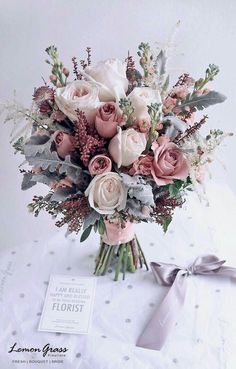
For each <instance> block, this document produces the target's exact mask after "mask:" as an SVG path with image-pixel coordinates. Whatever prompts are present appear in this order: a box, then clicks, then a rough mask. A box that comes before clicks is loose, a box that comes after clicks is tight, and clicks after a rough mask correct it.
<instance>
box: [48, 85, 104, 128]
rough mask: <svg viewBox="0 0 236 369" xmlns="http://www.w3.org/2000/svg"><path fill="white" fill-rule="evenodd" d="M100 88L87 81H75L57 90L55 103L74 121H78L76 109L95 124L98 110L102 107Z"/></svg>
mask: <svg viewBox="0 0 236 369" xmlns="http://www.w3.org/2000/svg"><path fill="white" fill-rule="evenodd" d="M98 91H99V90H98V87H97V86H96V85H95V84H93V83H91V82H86V81H82V80H81V81H74V82H71V83H68V84H67V85H66V86H65V87H61V88H57V89H56V94H55V101H56V104H57V106H58V107H59V109H60V110H61V111H62V112H63V113H64V114H65V115H66V116H67V117H68V118H70V119H71V120H72V121H74V120H76V119H77V114H76V112H75V111H76V109H79V110H82V111H83V112H84V113H85V115H86V118H87V119H88V121H89V122H91V123H93V121H94V118H95V114H96V109H97V108H98V107H99V106H100V105H101V104H100V102H99V99H98Z"/></svg>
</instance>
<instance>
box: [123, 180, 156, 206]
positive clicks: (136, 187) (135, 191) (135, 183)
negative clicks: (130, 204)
mask: <svg viewBox="0 0 236 369" xmlns="http://www.w3.org/2000/svg"><path fill="white" fill-rule="evenodd" d="M121 177H122V179H123V183H124V184H125V186H126V187H127V189H128V195H129V197H130V198H135V199H137V200H139V201H140V202H141V204H143V205H149V206H154V199H153V193H152V187H151V185H149V184H148V183H146V182H145V181H144V180H143V179H142V177H140V176H133V177H131V176H129V175H128V174H124V173H122V174H121Z"/></svg>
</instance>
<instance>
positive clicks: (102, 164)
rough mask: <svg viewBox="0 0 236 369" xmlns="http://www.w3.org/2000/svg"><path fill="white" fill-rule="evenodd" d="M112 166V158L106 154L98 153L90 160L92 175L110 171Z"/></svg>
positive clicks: (89, 167)
mask: <svg viewBox="0 0 236 369" xmlns="http://www.w3.org/2000/svg"><path fill="white" fill-rule="evenodd" d="M111 167H112V163H111V159H110V158H108V156H106V155H96V156H94V158H92V159H91V160H90V162H89V166H88V170H89V173H90V174H91V176H95V175H97V174H102V173H106V172H110V171H111Z"/></svg>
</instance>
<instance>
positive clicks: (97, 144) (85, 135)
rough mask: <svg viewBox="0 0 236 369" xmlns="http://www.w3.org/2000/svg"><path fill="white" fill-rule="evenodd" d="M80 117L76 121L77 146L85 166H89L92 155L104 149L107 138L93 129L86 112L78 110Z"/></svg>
mask: <svg viewBox="0 0 236 369" xmlns="http://www.w3.org/2000/svg"><path fill="white" fill-rule="evenodd" d="M76 112H77V115H78V119H77V121H76V122H75V147H76V148H78V149H79V151H80V155H81V160H82V162H83V164H84V166H85V167H87V166H88V164H89V160H90V158H91V156H92V155H94V154H95V153H98V152H99V151H100V152H101V151H103V149H104V146H105V144H106V140H105V139H104V138H101V137H99V136H98V134H97V133H96V131H95V129H94V130H92V129H91V127H90V126H89V124H88V121H87V119H86V117H85V114H84V112H82V111H80V110H78V109H77V110H76Z"/></svg>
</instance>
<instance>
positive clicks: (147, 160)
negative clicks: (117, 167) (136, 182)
mask: <svg viewBox="0 0 236 369" xmlns="http://www.w3.org/2000/svg"><path fill="white" fill-rule="evenodd" d="M152 162H153V157H152V156H151V155H146V156H141V157H140V158H138V159H137V160H135V162H134V163H133V166H132V168H131V169H130V170H129V174H130V175H131V176H135V175H137V174H141V175H143V176H150V175H151V170H152Z"/></svg>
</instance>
